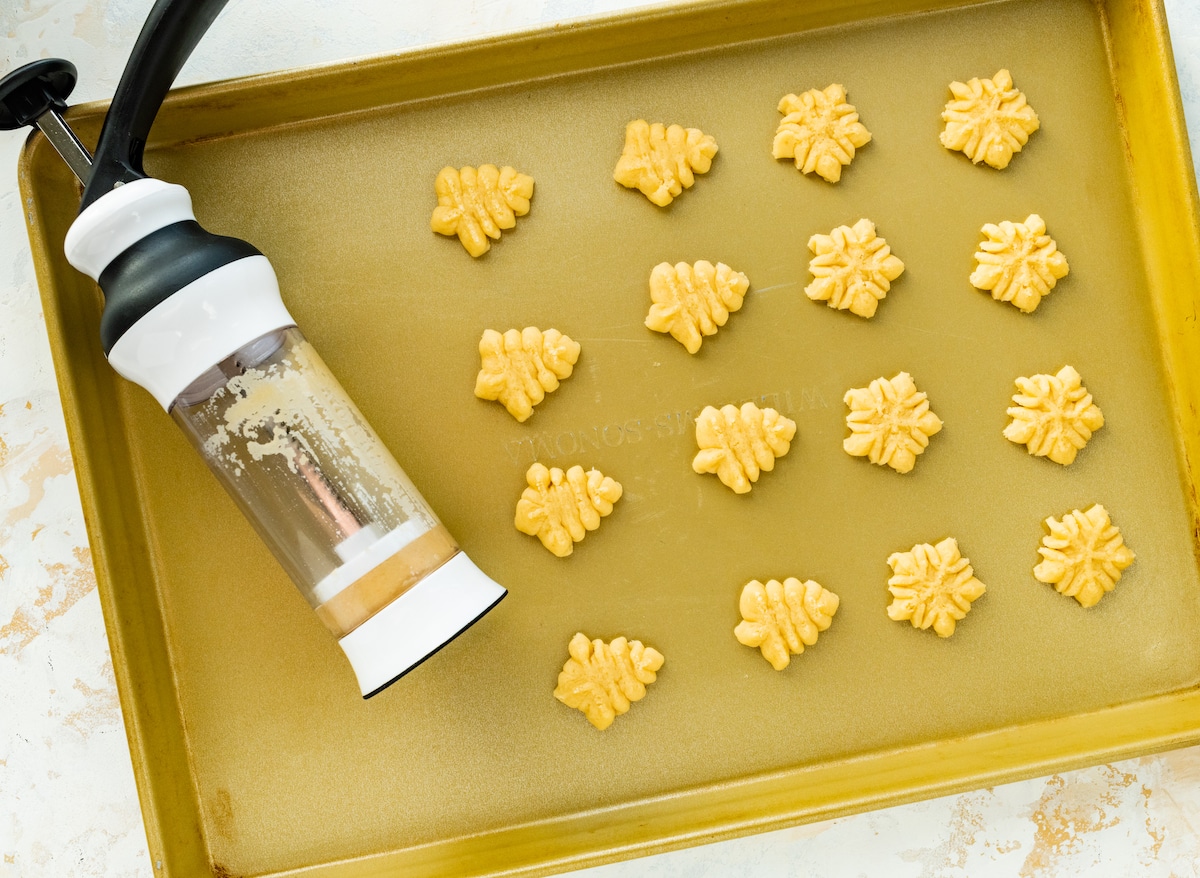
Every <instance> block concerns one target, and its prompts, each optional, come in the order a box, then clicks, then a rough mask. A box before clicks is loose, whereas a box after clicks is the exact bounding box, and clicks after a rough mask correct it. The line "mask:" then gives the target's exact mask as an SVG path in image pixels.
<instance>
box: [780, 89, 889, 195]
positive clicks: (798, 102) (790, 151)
mask: <svg viewBox="0 0 1200 878" xmlns="http://www.w3.org/2000/svg"><path fill="white" fill-rule="evenodd" d="M779 112H781V113H783V121H782V122H780V123H779V128H778V129H777V130H776V132H775V142H774V143H773V144H772V145H771V155H773V156H775V158H777V159H793V160H794V161H795V162H796V167H797V168H799V169H800V170H801V171H803V172H804V173H805V174H811V173H812V172H813V171H816V172H817V173H818V174H819V175H820V176H821V177H823V178H824V179H825V180H827V181H829V182H830V183H836V182H837V181H838V180H840V179H841V178H842V166H843V165H849V164H850V162H852V161H853V160H854V150H855V149H856V148H858V147H863V146H866V145H867V144H868V143H869V142H870V141H871V132H870V131H868V130H867V129H866V126H864V125H863V124H862V123H861V122H859V121H858V112H857V111H856V110H855V109H854V107H853V105H851V104H848V103H846V90H845V89H844V88H842V86H840V85H838V84H837V83H834V84H833V85H830V86H828V87H827V88H825V89H824V90H821V89H816V88H813V89H809V90H808V91H806V92H805V93H804V94H802V95H800V96H799V97H797V96H796V95H794V94H790V95H785V96H784V98H783V100H781V101H780V102H779Z"/></svg>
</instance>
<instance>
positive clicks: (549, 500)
mask: <svg viewBox="0 0 1200 878" xmlns="http://www.w3.org/2000/svg"><path fill="white" fill-rule="evenodd" d="M525 480H526V481H527V482H528V483H529V487H527V488H526V489H525V490H524V492H522V494H521V499H520V500H518V501H517V515H516V518H515V520H514V523H515V525H516V528H517V530H519V531H520V532H521V533H523V534H529V535H530V536H532V537H537V538H538V539H539V540H541V541H542V545H543V546H545V547H546V548H547V549H549V550H550V551H551V552H553V553H554V554H555V555H557V556H558V557H560V558H565V557H567V556H568V555H570V554H571V552H573V551H574V550H575V544H576V543H578V542H579V541H581V540H582V539H583V538H584V537H585V536H587V532H588V531H589V530H595V529H596V528H598V527H599V526H600V519H601V518H603V517H604V516H606V515H610V514H611V513H612V511H613V504H614V503H616V502H617V501H618V500H620V499H621V483H620V482H618V481H616V480H614V479H611V478H609V477H608V476H606V475H604V474H603V473H601V472H600V471H599V470H597V469H591V470H588V471H587V472H586V473H585V472H584V471H583V467H581V466H573V467H571V468H570V469H568V470H567V471H566V472H563V471H562V470H561V469H559V468H558V467H552V468H547V467H546V466H544V465H543V464H540V463H535V464H534V465H533V466H531V467H530V468H529V471H528V472H527V473H526V474H525Z"/></svg>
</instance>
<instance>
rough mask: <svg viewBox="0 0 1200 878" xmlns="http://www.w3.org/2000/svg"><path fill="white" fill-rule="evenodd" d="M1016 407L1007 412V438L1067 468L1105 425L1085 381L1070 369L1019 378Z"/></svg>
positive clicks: (1065, 368)
mask: <svg viewBox="0 0 1200 878" xmlns="http://www.w3.org/2000/svg"><path fill="white" fill-rule="evenodd" d="M1017 390H1018V391H1019V392H1018V393H1015V394H1013V402H1015V403H1016V405H1015V406H1013V407H1012V408H1010V409H1009V410H1008V414H1009V416H1010V417H1011V418H1012V421H1011V423H1009V425H1008V426H1007V427H1005V428H1004V438H1005V439H1008V440H1010V441H1012V442H1016V443H1017V444H1018V445H1024V446H1025V447H1026V448H1028V449H1029V453H1030V454H1033V455H1036V456H1037V457H1048V458H1050V459H1051V460H1052V461H1054V462H1055V463H1061V464H1062V465H1063V466H1067V465H1069V464H1071V463H1073V462H1074V461H1075V455H1077V454H1078V453H1079V452H1080V451H1081V450H1082V449H1083V447H1084V446H1085V445H1087V443H1088V440H1089V439H1091V438H1092V433H1094V432H1096V431H1097V430H1099V429H1100V428H1101V427H1103V426H1104V415H1103V413H1102V412H1101V411H1100V407H1099V406H1097V405H1096V404H1095V403H1094V402H1092V395H1091V394H1090V393H1088V391H1087V388H1086V387H1084V386H1083V379H1081V378H1080V377H1079V373H1078V372H1076V371H1075V370H1074V369H1073V368H1072V367H1070V366H1063V367H1062V368H1061V369H1059V370H1058V374H1057V375H1032V376H1030V377H1029V378H1018V379H1017Z"/></svg>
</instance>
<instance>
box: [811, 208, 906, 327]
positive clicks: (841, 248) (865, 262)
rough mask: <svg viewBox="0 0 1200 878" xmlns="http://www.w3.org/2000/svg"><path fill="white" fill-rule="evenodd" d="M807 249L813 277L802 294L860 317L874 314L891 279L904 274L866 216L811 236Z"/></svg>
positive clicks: (900, 265)
mask: <svg viewBox="0 0 1200 878" xmlns="http://www.w3.org/2000/svg"><path fill="white" fill-rule="evenodd" d="M808 249H809V250H811V251H812V252H813V253H814V254H816V255H815V256H814V257H813V258H812V260H811V261H810V262H809V263H808V270H809V272H811V273H812V276H813V277H814V278H816V279H815V280H814V281H813V282H812V283H810V284H809V285H808V286H807V287H805V288H804V292H805V294H806V295H807V296H808V297H809V298H810V299H812V300H813V301H814V302H828V303H829V307H830V308H837V309H838V310H839V311H850V312H851V313H853V314H857V315H858V316H859V317H873V316H874V315H875V309H876V308H878V307H879V300H880V299H882V298H884V297H885V296H886V295H887V294H888V290H890V289H891V288H892V281H894V280H895V279H896V278H898V277H899V276H900V275H901V274H903V273H904V263H903V262H901V261H900V259H899V258H898V257H896V256H895V255H894V254H893V253H892V248H890V247H889V246H888V243H887V241H886V240H884V239H883V238H881V237H879V236H878V235H876V234H875V223H873V222H871V221H870V220H868V219H860V220H859V221H858V222H856V223H855V224H854V227H853V228H851V227H850V226H838V227H837V228H836V229H834V230H833V231H832V232H830V233H829V234H828V235H813V236H812V237H811V238H809V239H808Z"/></svg>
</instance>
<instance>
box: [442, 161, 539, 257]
mask: <svg viewBox="0 0 1200 878" xmlns="http://www.w3.org/2000/svg"><path fill="white" fill-rule="evenodd" d="M434 189H435V190H436V192H437V199H438V206H437V207H435V208H434V209H433V216H432V217H431V218H430V220H429V227H430V228H431V229H433V231H435V232H437V233H438V234H439V235H458V240H459V241H461V242H462V245H463V246H464V247H466V248H467V252H468V253H470V254H471V255H472V256H482V255H483V254H484V253H486V252H487V251H488V250H489V249H491V246H492V242H491V241H490V240H489V238H494V239H497V240H498V239H499V238H500V231H501V230H502V229H511V228H512V227H513V226H515V225H516V224H517V219H516V218H517V217H519V216H524V215H525V214H527V213H529V199H530V198H532V197H533V177H530V176H528V175H527V174H519V173H517V171H516V170H515V169H513V168H511V167H508V166H507V165H506V166H505V167H503V168H497V167H496V166H495V165H480V166H479V168H478V169H476V168H472V167H469V166H468V167H465V168H459V169H458V170H455V169H454V168H450V167H445V168H442V170H441V171H440V172H438V175H437V179H436V180H435V181H434Z"/></svg>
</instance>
